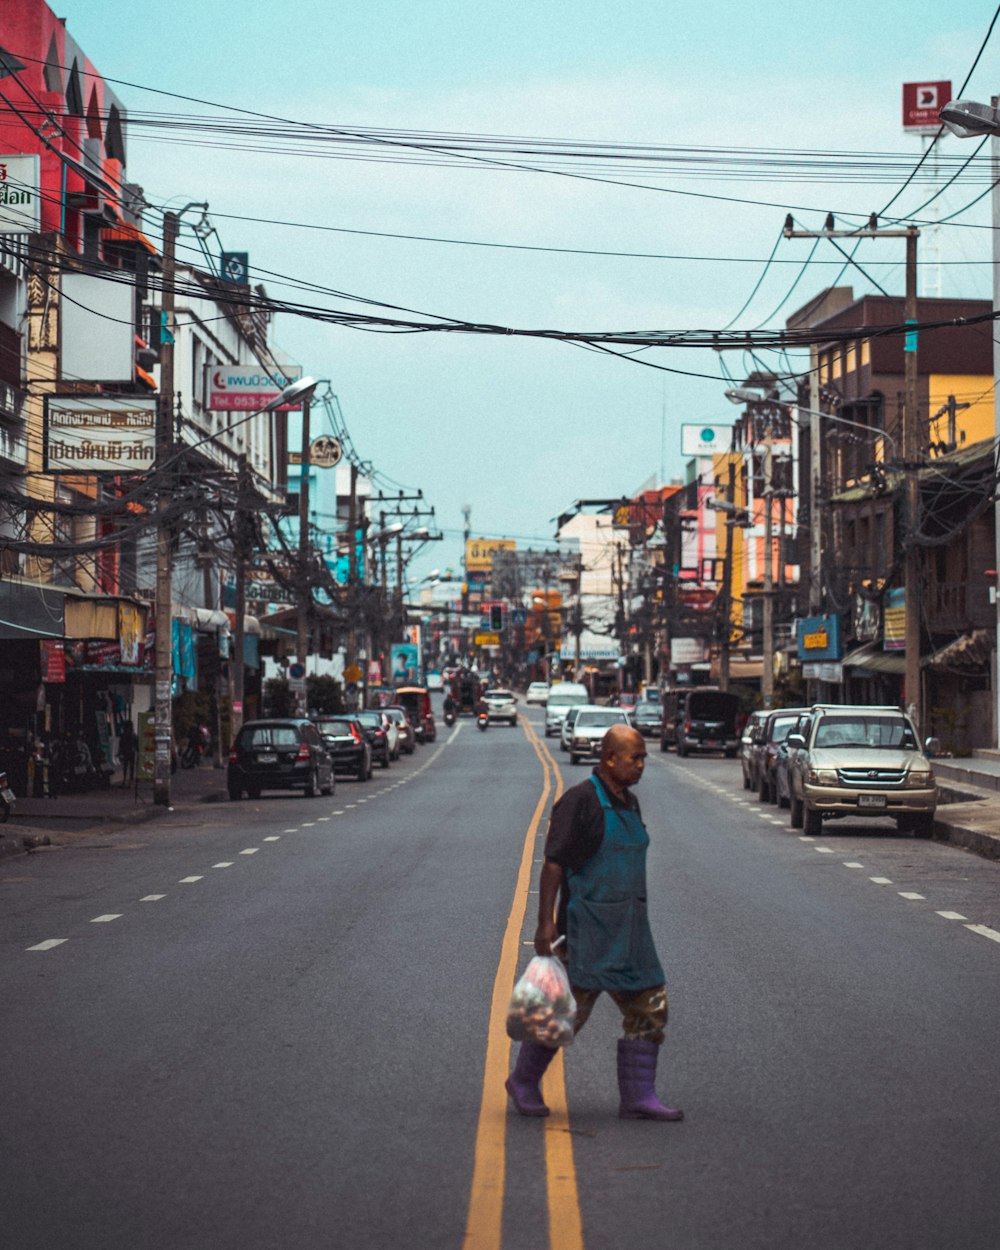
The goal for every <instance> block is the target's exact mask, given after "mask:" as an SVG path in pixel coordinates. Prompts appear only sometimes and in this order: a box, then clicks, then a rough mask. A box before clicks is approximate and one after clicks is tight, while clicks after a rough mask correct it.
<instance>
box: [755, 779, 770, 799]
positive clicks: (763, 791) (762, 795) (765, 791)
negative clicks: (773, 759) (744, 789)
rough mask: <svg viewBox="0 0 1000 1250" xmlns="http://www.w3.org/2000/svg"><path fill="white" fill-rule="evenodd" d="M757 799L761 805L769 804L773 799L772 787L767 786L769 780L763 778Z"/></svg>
mask: <svg viewBox="0 0 1000 1250" xmlns="http://www.w3.org/2000/svg"><path fill="white" fill-rule="evenodd" d="M757 798H758V799H759V800H760V802H761V803H767V802H769V801H770V798H771V787H770V786H769V785H768V784H767V778H766V777H761V779H760V786H759V788H758V790H757Z"/></svg>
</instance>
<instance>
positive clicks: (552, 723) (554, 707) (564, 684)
mask: <svg viewBox="0 0 1000 1250" xmlns="http://www.w3.org/2000/svg"><path fill="white" fill-rule="evenodd" d="M589 702H590V692H589V691H588V690H587V687H586V686H585V685H583V683H582V682H579V681H561V682H558V683H557V684H556V685H554V686H550V687H549V700H548V702H547V703H546V705H545V736H546V738H554V737H556V736H557V735H558V734H559V732H560V730H561V729H562V724H563V721H564V720H565V719H566V713H567V712H568V711H569V709H570V708H571V707H579V705H580V704H581V703H589Z"/></svg>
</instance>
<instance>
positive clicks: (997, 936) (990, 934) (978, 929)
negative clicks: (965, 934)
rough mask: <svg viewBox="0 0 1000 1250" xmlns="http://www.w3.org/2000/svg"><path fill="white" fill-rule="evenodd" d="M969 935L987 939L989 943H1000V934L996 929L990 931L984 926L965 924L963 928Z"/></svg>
mask: <svg viewBox="0 0 1000 1250" xmlns="http://www.w3.org/2000/svg"><path fill="white" fill-rule="evenodd" d="M965 927H966V928H967V929H968V930H969V931H970V932H971V933H978V934H979V936H980V937H984V938H989V939H990V941H991V942H1000V933H997V931H996V929H991V928H990V927H989V926H988V925H985V924H967V925H966V926H965Z"/></svg>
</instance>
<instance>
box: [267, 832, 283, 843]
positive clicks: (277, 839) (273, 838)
mask: <svg viewBox="0 0 1000 1250" xmlns="http://www.w3.org/2000/svg"><path fill="white" fill-rule="evenodd" d="M264 841H265V842H280V841H281V835H280V834H277V833H272V834H271V836H270V837H268V838H265V839H264Z"/></svg>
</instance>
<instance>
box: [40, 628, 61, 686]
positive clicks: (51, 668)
mask: <svg viewBox="0 0 1000 1250" xmlns="http://www.w3.org/2000/svg"><path fill="white" fill-rule="evenodd" d="M38 646H39V649H40V650H41V656H42V681H46V682H60V681H65V680H66V644H65V643H64V642H63V641H62V639H57V640H54V641H52V642H40V643H39V644H38Z"/></svg>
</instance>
